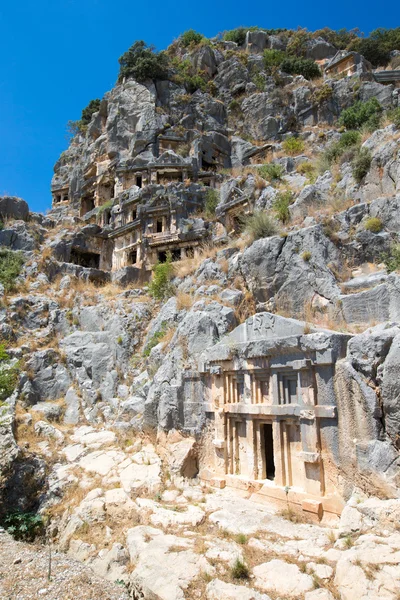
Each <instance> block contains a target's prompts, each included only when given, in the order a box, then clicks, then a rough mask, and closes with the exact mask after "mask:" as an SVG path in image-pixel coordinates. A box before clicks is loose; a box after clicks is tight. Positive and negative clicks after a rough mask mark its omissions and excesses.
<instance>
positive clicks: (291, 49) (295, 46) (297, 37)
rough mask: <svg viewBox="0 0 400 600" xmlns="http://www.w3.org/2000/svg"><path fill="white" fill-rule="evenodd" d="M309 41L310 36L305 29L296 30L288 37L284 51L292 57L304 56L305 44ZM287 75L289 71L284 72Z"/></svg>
mask: <svg viewBox="0 0 400 600" xmlns="http://www.w3.org/2000/svg"><path fill="white" fill-rule="evenodd" d="M310 39H311V34H310V33H309V32H308V31H307V29H298V30H297V31H295V32H294V33H293V35H292V36H291V37H290V40H289V43H288V45H287V48H286V51H287V53H288V54H292V55H293V56H304V55H305V54H306V51H307V42H308V41H309V40H310ZM286 72H287V73H288V72H289V71H286Z"/></svg>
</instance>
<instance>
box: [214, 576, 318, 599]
mask: <svg viewBox="0 0 400 600" xmlns="http://www.w3.org/2000/svg"><path fill="white" fill-rule="evenodd" d="M206 594H207V600H270V597H269V596H267V595H266V594H260V593H259V592H256V591H254V590H250V589H249V588H247V587H246V586H244V585H235V584H233V583H225V582H224V581H221V580H220V579H214V581H211V582H210V583H209V584H208V585H207V590H206ZM321 600H323V599H322V598H321Z"/></svg>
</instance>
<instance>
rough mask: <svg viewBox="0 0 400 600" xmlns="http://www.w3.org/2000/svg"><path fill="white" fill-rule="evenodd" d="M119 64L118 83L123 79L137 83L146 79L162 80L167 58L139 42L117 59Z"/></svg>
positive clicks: (141, 41)
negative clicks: (131, 78)
mask: <svg viewBox="0 0 400 600" xmlns="http://www.w3.org/2000/svg"><path fill="white" fill-rule="evenodd" d="M119 64H120V70H119V75H118V80H119V81H121V80H122V79H123V78H124V77H133V78H134V79H136V81H139V82H140V81H145V80H146V79H163V78H165V77H166V71H167V68H168V57H167V55H166V54H165V52H155V50H154V47H153V46H147V44H146V43H145V42H144V41H143V40H140V41H137V42H135V43H134V44H133V45H132V46H131V47H130V48H129V50H127V51H126V52H125V53H124V54H123V55H122V56H121V57H120V58H119Z"/></svg>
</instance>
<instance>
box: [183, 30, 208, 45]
mask: <svg viewBox="0 0 400 600" xmlns="http://www.w3.org/2000/svg"><path fill="white" fill-rule="evenodd" d="M203 39H204V36H203V35H202V34H201V33H198V32H197V31H195V30H194V29H188V30H187V31H185V33H182V35H181V36H180V38H179V40H180V43H181V45H182V46H183V47H184V48H186V47H187V46H190V44H193V45H195V44H199V43H200V42H201V41H202V40H203Z"/></svg>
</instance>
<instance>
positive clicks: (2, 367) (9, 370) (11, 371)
mask: <svg viewBox="0 0 400 600" xmlns="http://www.w3.org/2000/svg"><path fill="white" fill-rule="evenodd" d="M9 360H10V359H9V356H8V354H7V352H6V349H5V346H4V344H0V402H4V400H7V398H9V397H10V396H11V394H12V393H13V391H14V389H15V386H16V385H17V383H18V374H19V368H18V364H14V365H11V364H10V362H9Z"/></svg>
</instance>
